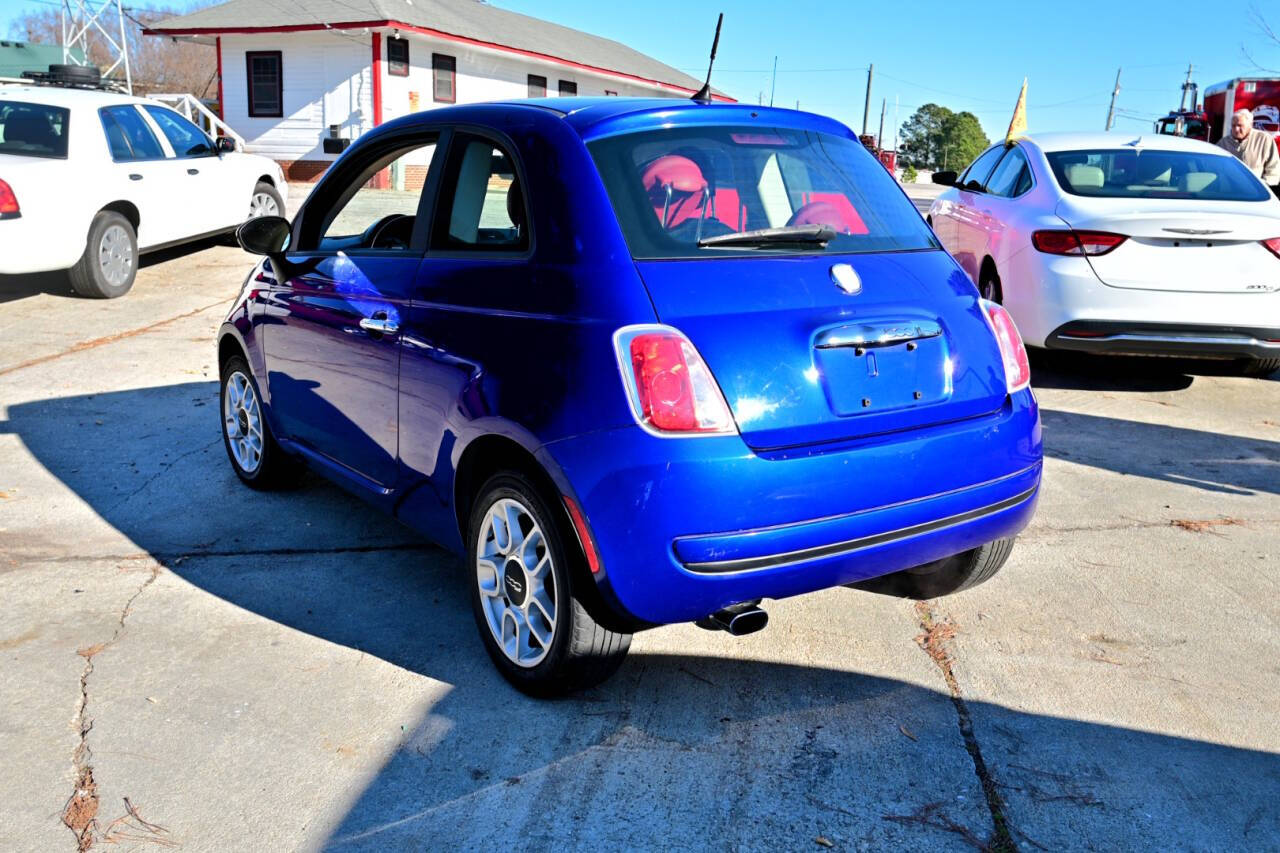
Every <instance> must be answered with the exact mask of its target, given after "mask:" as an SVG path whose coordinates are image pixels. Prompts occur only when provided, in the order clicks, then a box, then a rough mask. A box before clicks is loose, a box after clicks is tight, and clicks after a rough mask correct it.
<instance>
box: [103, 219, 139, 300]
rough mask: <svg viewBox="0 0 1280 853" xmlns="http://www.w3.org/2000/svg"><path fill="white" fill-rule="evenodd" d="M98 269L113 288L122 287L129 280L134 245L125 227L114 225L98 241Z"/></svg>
mask: <svg viewBox="0 0 1280 853" xmlns="http://www.w3.org/2000/svg"><path fill="white" fill-rule="evenodd" d="M98 267H99V268H100V269H101V270H102V277H103V278H105V279H106V280H107V283H108V284H110V285H111V286H112V287H120V286H121V285H123V284H124V283H125V282H127V281H128V280H129V272H130V270H132V269H133V245H132V243H131V242H130V240H129V235H128V234H127V233H126V232H125V230H124V227H123V226H121V225H112V226H110V227H109V228H107V230H105V231H103V232H102V239H101V240H99V241H98Z"/></svg>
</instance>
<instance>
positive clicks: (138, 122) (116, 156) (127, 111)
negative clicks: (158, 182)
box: [98, 105, 164, 163]
mask: <svg viewBox="0 0 1280 853" xmlns="http://www.w3.org/2000/svg"><path fill="white" fill-rule="evenodd" d="M98 118H100V119H101V120H102V130H103V132H104V133H105V134H106V135H107V147H109V148H110V149H111V159H112V160H114V161H116V162H117V163H129V162H133V161H135V160H162V159H164V149H163V148H161V147H160V140H158V139H156V135H155V134H154V133H152V132H151V128H150V127H148V126H147V123H146V122H145V121H143V120H142V116H140V115H138V109H137V107H134V106H132V105H125V106H119V107H103V108H102V109H100V110H98Z"/></svg>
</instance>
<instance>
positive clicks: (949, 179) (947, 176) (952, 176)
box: [932, 171, 957, 187]
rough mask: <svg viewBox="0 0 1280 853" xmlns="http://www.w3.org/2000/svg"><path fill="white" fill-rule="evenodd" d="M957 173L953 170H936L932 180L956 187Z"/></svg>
mask: <svg viewBox="0 0 1280 853" xmlns="http://www.w3.org/2000/svg"><path fill="white" fill-rule="evenodd" d="M956 177H957V175H956V173H955V172H952V171H946V172H934V173H933V178H932V181H933V182H934V183H935V184H942V185H943V186H946V187H954V186H955V185H956Z"/></svg>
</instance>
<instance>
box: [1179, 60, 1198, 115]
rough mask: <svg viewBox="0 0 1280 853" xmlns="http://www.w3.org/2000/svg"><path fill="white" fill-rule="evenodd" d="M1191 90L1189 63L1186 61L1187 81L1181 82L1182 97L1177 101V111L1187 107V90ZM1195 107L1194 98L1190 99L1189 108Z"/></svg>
mask: <svg viewBox="0 0 1280 853" xmlns="http://www.w3.org/2000/svg"><path fill="white" fill-rule="evenodd" d="M1189 91H1191V63H1189V62H1188V63H1187V82H1185V83H1183V84H1182V99H1181V100H1179V101H1178V112H1182V111H1183V110H1184V109H1186V107H1187V92H1189ZM1195 108H1196V102H1195V100H1194V99H1192V101H1191V109H1193V110H1194V109H1195Z"/></svg>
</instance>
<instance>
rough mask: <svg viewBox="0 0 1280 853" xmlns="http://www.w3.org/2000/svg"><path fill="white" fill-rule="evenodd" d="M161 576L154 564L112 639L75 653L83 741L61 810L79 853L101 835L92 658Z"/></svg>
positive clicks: (118, 634)
mask: <svg viewBox="0 0 1280 853" xmlns="http://www.w3.org/2000/svg"><path fill="white" fill-rule="evenodd" d="M159 576H160V566H159V565H155V566H153V567H152V568H151V574H150V575H148V576H147V579H146V580H145V581H143V582H142V585H141V586H139V587H138V589H137V590H136V591H135V592H134V593H133V595H131V596H130V597H129V600H128V601H126V602H125V604H124V608H123V609H121V611H120V618H119V620H118V621H117V623H116V629H115V631H114V632H112V634H111V639H109V640H107V641H106V642H104V643H95V644H93V645H92V646H86V647H85V648H83V649H77V650H76V654H78V655H80V656H81V657H83V658H84V671H83V672H81V674H80V700H79V702H78V703H77V706H76V713H75V717H74V720H75V724H76V730H77V732H78V734H79V736H80V742H79V743H78V744H76V749H75V752H74V753H72V756H71V761H72V766H74V767H75V771H76V783H75V789H74V790H73V791H72V793H71V797H70V798H69V799H68V800H67V804H66V806H65V807H64V808H63V810H62V822H63V823H64V824H65V825H66V827H67V828H68V829H70V830H71V831H72V833H74V834H75V836H76V849H77V850H78V851H80V853H84V851H86V850H88V849H89V848H91V847H93V845H94V843H95V842H96V841H97V834H98V821H97V816H98V805H99V804H98V783H97V782H96V781H95V780H94V778H93V750H92V749H90V747H89V733H90V732H91V731H93V718H92V717H90V716H89V676H91V675H93V668H94V667H93V659H94V658H95V657H97V656H98V655H100V654H102V652H104V651H106V650H107V649H109V648H111V647H112V646H113V645H115V643H116V642H117V641H118V640H119V639H120V637H121V635H123V634H124V623H125V620H126V619H128V618H129V612H130V611H131V610H132V609H133V603H134V602H135V601H137V600H138V596H140V595H142V593H143V592H144V591H145V590H146V588H147V587H149V586H151V584H153V583H154V582H155V580H156V578H157V577H159Z"/></svg>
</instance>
